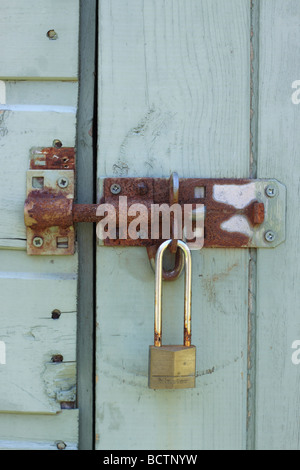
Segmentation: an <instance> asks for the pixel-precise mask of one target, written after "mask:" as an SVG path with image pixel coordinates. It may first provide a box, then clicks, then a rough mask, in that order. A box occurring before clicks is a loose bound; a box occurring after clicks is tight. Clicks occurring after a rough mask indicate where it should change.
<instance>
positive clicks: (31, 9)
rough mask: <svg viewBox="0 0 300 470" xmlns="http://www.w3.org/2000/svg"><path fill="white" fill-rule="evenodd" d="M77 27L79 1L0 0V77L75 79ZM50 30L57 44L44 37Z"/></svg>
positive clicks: (16, 78)
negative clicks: (1, 45)
mask: <svg viewBox="0 0 300 470" xmlns="http://www.w3.org/2000/svg"><path fill="white" fill-rule="evenodd" d="M78 24H79V1H78V0H64V1H63V2H61V1H60V0H51V2H49V1H48V0H26V2H20V1H19V0H2V1H1V5H0V41H1V44H3V47H2V51H1V56H0V77H1V78H2V79H3V78H5V79H9V78H11V79H15V80H20V79H26V80H30V79H31V78H43V79H45V78H46V79H49V78H50V79H56V80H58V79H65V80H74V79H76V78H77V69H78ZM53 29H54V30H55V31H56V32H57V35H58V38H57V40H50V39H49V38H48V37H47V32H48V31H49V30H53Z"/></svg>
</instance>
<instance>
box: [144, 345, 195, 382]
mask: <svg viewBox="0 0 300 470" xmlns="http://www.w3.org/2000/svg"><path fill="white" fill-rule="evenodd" d="M195 377H196V347H195V346H189V347H187V346H160V347H157V346H150V347H149V383H148V385H149V388H152V389H180V388H195Z"/></svg>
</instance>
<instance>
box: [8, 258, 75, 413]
mask: <svg viewBox="0 0 300 470" xmlns="http://www.w3.org/2000/svg"><path fill="white" fill-rule="evenodd" d="M59 258H60V257H57V258H51V257H49V258H48V257H47V258H43V257H35V258H31V257H28V256H27V254H26V253H23V252H16V251H8V250H2V251H0V266H1V271H0V285H1V311H0V316H1V324H0V341H3V342H5V344H6V364H5V365H0V397H1V400H0V410H1V411H20V412H39V413H41V412H46V413H51V412H52V413H53V412H57V411H59V410H60V402H61V401H74V399H73V400H71V399H63V398H62V396H60V391H61V392H63V391H68V390H69V391H72V390H71V389H74V386H75V385H76V370H75V368H74V366H73V365H72V364H73V363H74V362H75V361H76V308H77V305H76V292H77V274H76V270H77V257H76V256H74V257H70V258H66V257H65V258H64V259H63V258H61V259H59ZM54 309H58V310H60V311H61V316H60V318H59V319H58V320H53V319H52V316H51V314H52V311H53V310H54ZM56 354H61V355H62V356H63V358H64V363H62V364H53V363H51V358H52V356H53V355H56ZM70 366H71V367H70ZM63 371H65V372H66V375H65V378H64V376H63V377H61V374H62V373H63ZM57 381H58V383H57Z"/></svg>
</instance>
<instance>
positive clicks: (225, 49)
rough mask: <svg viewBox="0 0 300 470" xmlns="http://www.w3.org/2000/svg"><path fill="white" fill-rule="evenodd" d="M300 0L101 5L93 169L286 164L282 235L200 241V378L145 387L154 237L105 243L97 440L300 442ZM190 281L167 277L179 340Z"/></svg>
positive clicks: (243, 169)
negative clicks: (272, 240)
mask: <svg viewBox="0 0 300 470" xmlns="http://www.w3.org/2000/svg"><path fill="white" fill-rule="evenodd" d="M299 23H300V5H299V2H298V1H297V0H287V1H286V0H285V1H282V0H260V1H258V0H252V1H249V0H227V1H224V0H189V1H184V0H152V1H144V0H131V1H129V2H124V1H123V0H112V1H102V2H100V3H99V26H98V29H99V37H98V48H99V54H98V158H97V176H98V178H101V177H105V176H156V177H162V176H163V177H168V176H169V175H170V174H171V172H173V171H177V172H178V174H179V176H180V177H193V176H194V177H202V178H212V177H228V178H229V177H230V178H243V177H246V178H247V177H250V178H277V179H278V180H280V181H282V182H283V183H284V184H286V185H287V188H288V202H287V224H288V225H287V239H286V241H285V242H284V243H283V244H282V245H280V246H279V247H277V248H276V249H274V250H272V249H259V250H256V249H251V250H247V249H203V250H202V251H200V252H193V316H192V335H193V343H194V344H195V345H196V347H197V379H196V383H197V387H196V388H195V389H192V390H185V391H176V390H173V391H168V390H166V391H153V390H149V389H148V386H147V374H148V346H149V345H150V344H151V343H152V341H153V309H154V276H153V272H152V270H151V268H150V266H149V263H148V259H147V253H146V250H145V249H143V248H106V247H100V246H99V247H98V248H97V258H96V261H97V281H96V282H97V284H96V285H97V312H96V374H97V375H96V448H97V449H155V450H160V449H173V450H174V449H246V448H248V449H254V448H256V449H278V448H282V449H285V448H287V449H290V448H299V440H298V434H299V416H298V414H299V410H298V401H299V392H298V388H299V387H298V384H299V368H297V366H296V365H294V364H293V362H292V359H291V358H292V353H293V350H292V344H293V342H294V341H295V340H297V337H298V336H299V334H300V331H299V320H298V306H299V298H298V297H299V296H298V295H297V293H298V286H297V273H298V265H299V263H298V262H297V258H298V256H299V255H298V251H299V250H297V241H298V234H299V218H298V216H297V204H298V185H299V159H298V157H297V150H298V147H297V144H298V140H299V132H298V127H299V126H297V123H298V121H299V119H300V117H299V116H300V114H299V108H297V106H296V105H295V104H293V101H292V99H291V98H292V93H293V92H295V89H293V88H292V83H293V82H294V81H295V80H297V79H299V70H298V69H297V64H298V57H299V46H298V44H299V39H300V28H299ZM182 293H183V281H182V280H180V281H177V282H176V283H169V284H167V283H166V284H165V285H164V296H163V315H164V331H165V341H166V342H169V343H171V342H173V344H174V342H175V344H176V342H178V341H180V340H181V322H182V310H183V300H182Z"/></svg>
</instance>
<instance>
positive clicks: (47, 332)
mask: <svg viewBox="0 0 300 470" xmlns="http://www.w3.org/2000/svg"><path fill="white" fill-rule="evenodd" d="M78 6H79V2H78V1H77V0H66V1H64V2H61V1H58V0H53V1H51V2H46V1H43V0H42V1H35V0H28V1H26V2H20V1H17V0H12V1H6V0H4V1H2V2H1V5H0V11H1V14H0V25H1V26H0V37H1V43H2V44H3V47H2V52H1V57H0V76H1V77H2V79H3V78H6V80H1V81H0V164H1V175H0V183H1V184H0V187H1V190H0V201H1V203H0V213H1V224H0V227H1V228H0V247H1V248H4V249H3V250H1V251H0V297H1V307H0V338H1V339H0V341H2V342H4V343H5V346H6V348H5V350H6V363H5V364H3V363H1V364H0V396H1V399H0V412H1V415H0V436H1V437H0V448H1V449H10V450H12V449H36V450H38V449H55V448H56V441H59V440H63V441H65V442H66V443H67V445H68V448H69V449H72V448H76V447H77V443H78V411H77V410H68V411H64V412H61V403H62V402H70V401H73V402H74V401H75V400H76V314H77V312H76V311H77V270H78V257H77V255H75V256H73V257H61V258H58V257H57V258H54V257H53V258H52V257H50V256H49V257H29V256H27V254H26V252H25V251H24V252H21V251H13V250H12V249H18V248H21V249H25V227H24V216H23V207H24V200H25V194H26V170H27V169H28V165H29V155H30V149H31V148H32V147H36V146H52V143H53V140H54V139H60V140H61V141H62V142H63V145H65V146H71V147H73V146H75V142H76V140H75V137H76V106H77V95H78V84H77V83H66V82H65V81H66V80H71V81H72V82H75V81H76V80H77V66H78V24H79V11H78ZM50 29H55V30H56V31H57V33H58V39H57V40H56V41H50V40H49V39H48V38H47V36H46V33H47V31H48V30H50ZM8 77H11V79H12V80H11V81H8V80H7V78H8ZM51 80H52V81H51ZM55 80H59V81H58V82H55ZM54 309H57V310H60V312H61V315H60V317H59V319H54V318H52V311H53V310H54ZM55 355H61V356H62V358H63V360H62V362H52V360H53V357H54V356H55ZM65 406H66V405H65ZM3 412H4V413H3ZM32 413H35V414H32ZM50 415H51V416H50ZM51 418H53V419H51Z"/></svg>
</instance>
